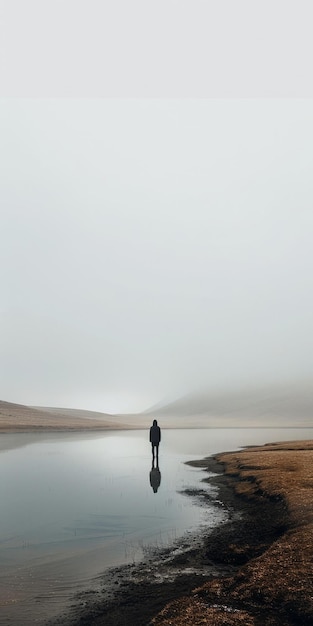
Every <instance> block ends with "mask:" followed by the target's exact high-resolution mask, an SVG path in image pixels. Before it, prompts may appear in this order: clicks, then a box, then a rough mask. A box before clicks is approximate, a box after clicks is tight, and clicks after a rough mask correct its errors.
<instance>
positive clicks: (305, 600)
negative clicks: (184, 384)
mask: <svg viewBox="0 0 313 626" xmlns="http://www.w3.org/2000/svg"><path fill="white" fill-rule="evenodd" d="M304 460H305V463H304V464H303V462H304ZM189 464H190V465H193V466H194V467H201V468H202V469H203V468H205V469H206V470H207V471H208V472H210V473H211V472H213V473H214V476H210V477H208V478H205V479H204V481H205V482H209V483H211V484H214V485H216V486H217V487H218V500H216V502H215V503H216V506H222V507H224V509H225V508H226V509H227V511H228V514H229V515H228V521H226V522H225V523H224V524H222V525H221V526H219V527H218V528H215V529H213V531H212V530H210V531H206V532H205V531H204V532H203V533H200V535H199V534H198V535H197V536H196V535H195V536H194V537H193V538H192V541H190V538H188V537H187V539H186V540H184V538H183V539H182V540H180V541H179V542H178V545H177V546H176V548H175V547H174V548H175V549H174V550H173V549H167V550H162V551H157V550H156V551H155V552H154V553H152V551H151V553H150V555H149V557H147V558H145V559H144V561H143V562H141V563H139V564H136V565H128V566H126V567H118V568H111V569H110V570H108V572H106V573H105V574H104V575H102V576H100V577H98V578H97V580H96V581H95V587H96V588H93V589H91V590H90V591H89V592H85V593H82V594H80V595H79V596H78V597H77V599H76V602H75V604H74V605H73V607H72V609H71V610H70V612H69V613H67V614H65V615H62V616H60V617H59V618H58V619H57V620H53V621H49V622H48V624H49V625H50V626H56V625H57V624H58V625H60V624H63V625H64V626H82V625H83V624H85V625H87V624H88V625H89V624H90V625H91V626H104V624H105V626H122V625H124V624H126V623H128V624H136V626H148V625H149V624H151V626H152V625H156V626H166V625H167V624H173V626H174V625H175V626H180V625H181V626H182V625H184V626H185V625H186V626H187V624H188V625H189V624H190V623H193V624H194V625H197V624H199V625H200V624H208V625H210V624H212V625H213V624H214V626H219V624H223V625H227V626H228V625H229V626H235V625H237V624H244V625H245V626H250V625H251V626H261V624H262V626H263V625H264V626H265V625H268V626H287V625H288V626H289V625H290V626H293V625H294V624H297V623H298V624H302V626H305V625H309V624H313V572H312V556H313V547H312V546H313V541H312V538H313V532H312V530H313V519H312V504H311V498H310V496H311V495H312V488H313V474H312V469H310V468H312V467H313V441H305V442H303V441H302V442H301V441H300V442H299V441H296V442H285V443H281V444H267V445H265V446H257V447H256V446H251V447H247V448H245V449H243V450H241V451H239V452H233V453H231V452H226V453H222V454H216V455H214V456H212V457H209V458H207V459H203V460H202V461H194V462H193V461H191V462H189ZM303 467H304V471H305V476H303ZM301 470H302V471H301ZM286 476H287V478H288V480H286ZM290 477H292V481H291V478H290ZM303 481H304V483H305V486H304V487H303V488H302V482H303ZM291 482H292V484H291ZM300 487H301V488H300ZM303 490H305V493H302V491H303ZM200 492H201V490H199V492H198V495H201V498H202V499H203V492H201V493H200ZM299 493H300V495H301V498H300V499H299ZM297 494H298V495H297ZM191 495H193V496H194V495H197V492H195V493H192V494H191ZM207 497H208V496H207ZM304 546H306V549H304ZM299 556H301V567H299Z"/></svg>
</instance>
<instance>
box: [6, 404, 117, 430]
mask: <svg viewBox="0 0 313 626" xmlns="http://www.w3.org/2000/svg"><path fill="white" fill-rule="evenodd" d="M118 428H129V426H127V425H125V424H124V423H123V421H122V420H121V419H120V418H115V417H114V416H113V415H107V414H106V413H93V412H92V411H80V410H76V409H52V408H44V407H36V408H35V407H29V406H25V405H22V404H14V403H13V402H4V401H0V432H12V431H16V432H25V431H29V430H104V429H105V430H107V429H114V430H115V429H118Z"/></svg>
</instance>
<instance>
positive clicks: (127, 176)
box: [0, 99, 313, 413]
mask: <svg viewBox="0 0 313 626" xmlns="http://www.w3.org/2000/svg"><path fill="white" fill-rule="evenodd" d="M0 108H1V117H0V120H1V121H0V125H1V137H2V141H1V151H0V165H1V172H2V176H1V181H0V194H1V206H2V212H1V296H2V297H1V327H2V339H1V351H0V368H1V383H0V398H1V399H2V400H7V401H11V402H18V403H24V404H28V405H45V406H64V407H74V408H84V409H90V410H98V411H103V412H108V413H110V412H111V413H114V412H135V411H141V410H144V409H146V408H148V407H149V406H151V405H153V404H154V403H157V402H159V401H160V400H164V401H168V402H169V401H172V400H175V399H176V398H179V397H180V396H184V395H186V394H188V393H189V392H193V391H194V390H195V389H207V390H208V391H209V390H212V391H216V390H217V391H218V392H219V393H220V392H221V391H223V390H228V389H232V390H234V389H236V388H243V387H249V386H251V387H256V386H258V385H260V386H264V385H265V386H266V385H272V384H276V383H277V384H286V385H288V384H289V383H292V384H293V383H294V384H298V383H299V384H300V383H302V382H303V381H304V382H306V383H307V382H308V381H310V380H312V373H313V370H312V354H313V346H312V329H311V327H312V318H313V310H312V309H313V306H312V305H313V296H312V270H313V248H312V226H313V213H312V199H313V182H312V181H313V178H312V162H313V110H312V106H311V102H310V101H309V100H307V101H306V100H301V99H299V100H291V99H290V100H288V99H285V100H283V99H281V100H266V99H264V100H261V99H260V100H253V99H251V100H240V99H238V100H236V99H233V100H232V99H229V100H218V99H216V100H192V99H190V100H162V99H160V100H153V99H147V100H139V99H138V100H136V99H125V100H115V99H111V100H109V99H108V100H96V99H94V100H93V99H86V100H79V99H68V100H67V99H60V100H53V99H51V100H49V99H47V100H40V99H39V100H32V99H29V100H27V99H25V100H24V99H20V100H14V101H13V100H7V101H6V100H2V101H1V103H0Z"/></svg>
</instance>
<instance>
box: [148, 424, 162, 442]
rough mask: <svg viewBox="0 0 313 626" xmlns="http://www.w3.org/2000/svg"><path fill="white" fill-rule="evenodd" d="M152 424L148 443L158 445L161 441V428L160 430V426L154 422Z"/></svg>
mask: <svg viewBox="0 0 313 626" xmlns="http://www.w3.org/2000/svg"><path fill="white" fill-rule="evenodd" d="M154 422H155V423H154ZM154 422H153V426H151V428H150V441H151V443H160V441H161V428H160V426H158V424H157V421H156V420H154Z"/></svg>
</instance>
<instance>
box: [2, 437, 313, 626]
mask: <svg viewBox="0 0 313 626" xmlns="http://www.w3.org/2000/svg"><path fill="white" fill-rule="evenodd" d="M161 426H162V425H161ZM312 438H313V429H299V430H298V429H227V430H226V429H216V430H211V429H199V430H165V429H163V431H162V443H161V447H160V458H159V471H160V473H159V474H158V473H157V472H154V474H152V475H151V474H150V472H151V453H150V444H149V443H148V441H147V439H148V437H147V431H120V432H112V431H111V432H107V433H92V434H90V433H89V434H85V433H84V434H61V433H59V434H58V433H53V434H42V433H40V434H27V435H26V434H25V435H20V434H19V435H18V434H15V435H2V436H1V452H0V475H1V483H0V499H1V516H0V519H1V523H0V589H1V591H0V594H1V595H0V624H1V626H2V625H5V626H7V625H9V624H12V625H14V626H20V625H21V626H22V625H23V626H28V624H34V623H35V624H42V623H43V622H44V620H45V619H46V618H47V617H49V616H53V615H55V614H57V613H58V611H59V610H60V608H63V605H64V603H66V602H67V601H68V600H69V598H70V597H71V594H72V593H74V592H75V591H77V590H80V589H83V588H86V586H90V587H92V583H91V582H90V581H91V579H92V578H93V577H95V576H96V575H98V574H100V573H101V572H103V571H104V570H105V568H107V567H110V566H112V565H117V564H125V563H133V562H134V561H138V560H140V559H141V558H142V556H143V555H144V553H145V550H146V549H148V548H149V546H160V547H165V546H168V545H171V544H172V543H173V541H174V540H175V539H177V538H179V537H181V536H182V535H183V534H184V533H186V532H188V531H190V530H193V531H194V530H195V529H197V528H200V527H203V526H204V525H205V526H211V527H213V526H215V525H217V524H220V523H221V522H222V521H223V513H222V512H221V511H219V510H218V509H216V508H214V506H212V507H211V508H209V507H207V508H203V507H201V506H199V505H198V504H197V501H196V500H195V499H193V498H191V497H189V496H186V495H185V494H183V493H182V492H183V490H184V489H186V488H197V487H198V488H199V487H200V486H201V487H202V485H200V482H201V479H202V478H203V477H204V476H205V474H204V472H203V471H202V470H198V469H194V468H191V467H188V466H187V465H185V464H184V463H185V461H187V460H191V459H197V458H202V457H204V456H209V455H210V454H214V453H216V452H220V451H226V450H235V449H238V448H240V447H242V446H245V445H250V444H262V443H266V442H270V441H287V440H294V439H312ZM159 481H160V484H159V486H158V483H159ZM151 483H152V486H151ZM153 485H155V489H154V490H153V488H152V487H153ZM205 488H206V489H212V488H210V487H209V486H206V487H205Z"/></svg>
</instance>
